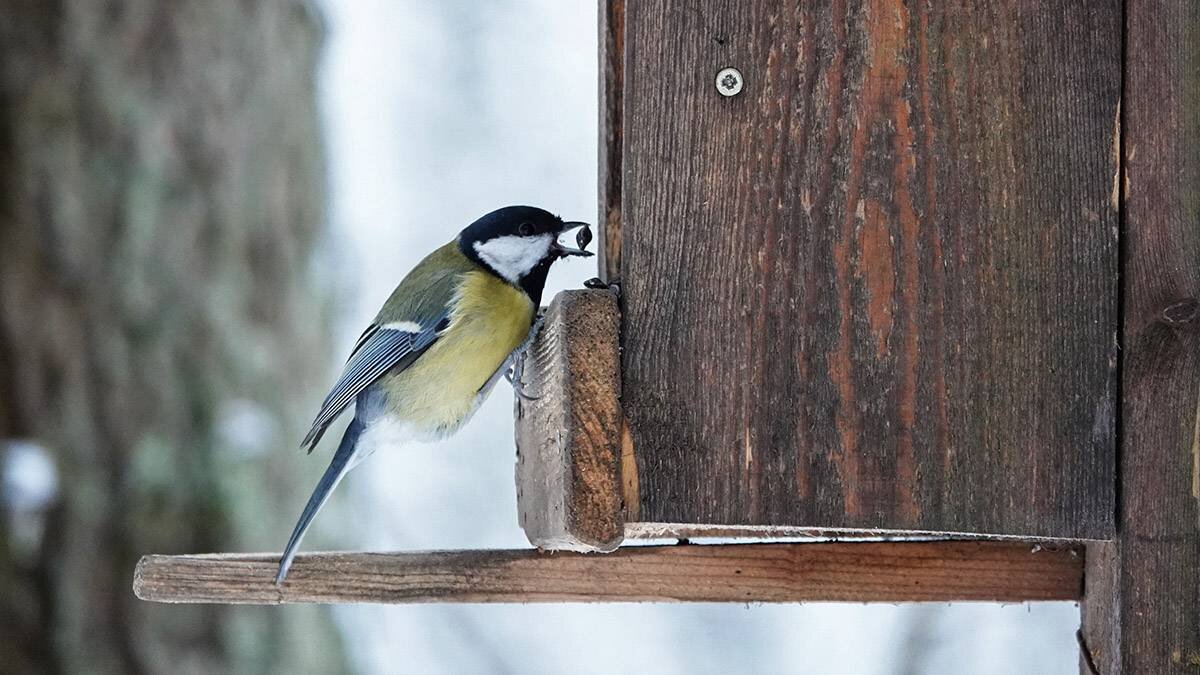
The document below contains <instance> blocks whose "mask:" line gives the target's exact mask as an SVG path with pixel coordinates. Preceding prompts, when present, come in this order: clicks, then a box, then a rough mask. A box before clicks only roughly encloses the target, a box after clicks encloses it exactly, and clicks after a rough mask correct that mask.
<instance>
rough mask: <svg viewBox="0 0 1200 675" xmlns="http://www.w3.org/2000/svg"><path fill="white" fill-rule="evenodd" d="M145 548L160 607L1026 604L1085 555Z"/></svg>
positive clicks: (1068, 593) (916, 548) (948, 549)
mask: <svg viewBox="0 0 1200 675" xmlns="http://www.w3.org/2000/svg"><path fill="white" fill-rule="evenodd" d="M278 560H279V557H278V556H277V555H271V554H261V555H236V554H216V555H194V556H147V557H145V558H142V560H141V562H139V563H138V567H137V571H136V573H135V576H134V583H133V588H134V593H136V594H137V596H138V597H139V598H142V599H143V600H153V601H157V602H206V603H244V604H279V603H285V602H387V603H401V602H405V603H411V602H663V601H666V602H670V601H681V602H824V601H836V602H948V601H958V600H966V601H987V602H994V601H998V602H1023V601H1027V600H1074V599H1077V598H1078V596H1079V590H1080V583H1081V577H1082V557H1081V556H1080V555H1078V552H1077V551H1075V550H1068V549H1064V550H1037V551H1034V550H1032V549H1030V547H1029V546H1028V545H1024V544H1011V543H998V542H923V543H862V544H847V543H820V544H745V545H724V546H633V547H626V548H622V549H620V550H619V551H617V552H615V553H611V554H609V555H589V554H579V553H554V554H547V553H538V552H537V551H531V550H521V551H453V552H435V553H394V554H381V553H317V554H308V555H303V554H302V555H300V556H298V557H297V558H296V563H295V565H293V567H292V572H291V574H289V575H288V578H287V582H286V583H285V584H284V585H283V587H282V588H279V587H276V586H275V585H274V583H273V581H272V580H273V579H274V574H275V567H276V566H277V565H278Z"/></svg>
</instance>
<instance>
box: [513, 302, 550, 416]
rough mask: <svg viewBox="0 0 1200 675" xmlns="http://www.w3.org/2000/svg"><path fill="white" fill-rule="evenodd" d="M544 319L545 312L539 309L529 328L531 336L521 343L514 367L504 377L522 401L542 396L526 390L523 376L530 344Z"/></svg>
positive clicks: (533, 399) (515, 356)
mask: <svg viewBox="0 0 1200 675" xmlns="http://www.w3.org/2000/svg"><path fill="white" fill-rule="evenodd" d="M543 319H544V315H543V312H542V311H541V310H539V311H538V316H537V319H536V320H535V321H534V322H533V327H532V328H531V329H530V330H529V337H528V338H527V339H526V340H525V344H523V345H521V347H520V348H519V349H517V352H516V354H514V355H513V364H512V368H510V369H509V370H508V372H506V373H505V374H504V378H505V379H506V380H508V382H509V384H511V385H512V388H513V393H514V394H516V395H517V398H519V399H521V400H522V401H536V400H538V399H540V398H541V396H534V395H533V394H530V393H529V392H528V391H526V390H525V381H524V379H523V378H524V376H525V359H526V358H527V357H528V355H529V345H531V344H532V343H533V339H534V337H536V336H537V334H538V331H539V330H541V328H542V321H543Z"/></svg>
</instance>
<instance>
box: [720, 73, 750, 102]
mask: <svg viewBox="0 0 1200 675" xmlns="http://www.w3.org/2000/svg"><path fill="white" fill-rule="evenodd" d="M743 83H745V80H744V79H743V78H742V73H741V71H740V70H738V69H737V68H722V69H721V72H719V73H717V91H718V92H720V94H721V95H722V96H737V95H738V94H739V93H741V91H742V84H743Z"/></svg>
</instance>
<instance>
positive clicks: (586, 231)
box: [550, 220, 594, 258]
mask: <svg viewBox="0 0 1200 675" xmlns="http://www.w3.org/2000/svg"><path fill="white" fill-rule="evenodd" d="M571 230H579V232H578V233H577V234H576V235H575V243H576V244H577V245H578V246H579V248H572V247H570V246H563V245H562V244H561V243H559V241H558V240H557V239H555V240H554V243H553V244H552V245H551V246H550V251H551V253H554V254H556V255H558V257H560V258H566V257H568V256H582V257H584V258H586V257H588V256H591V255H594V254H593V253H592V252H591V251H588V250H585V249H587V245H588V244H589V243H590V242H591V241H592V229H591V226H590V225H588V224H587V223H584V222H581V221H577V220H572V221H567V222H565V223H563V224H562V229H561V230H559V234H562V233H564V232H570V231H571Z"/></svg>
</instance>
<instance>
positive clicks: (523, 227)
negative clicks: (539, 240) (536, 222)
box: [517, 223, 534, 237]
mask: <svg viewBox="0 0 1200 675" xmlns="http://www.w3.org/2000/svg"><path fill="white" fill-rule="evenodd" d="M533 231H534V227H533V223H521V224H520V226H518V227H517V232H520V233H521V236H522V237H528V236H529V235H531V234H533Z"/></svg>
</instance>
